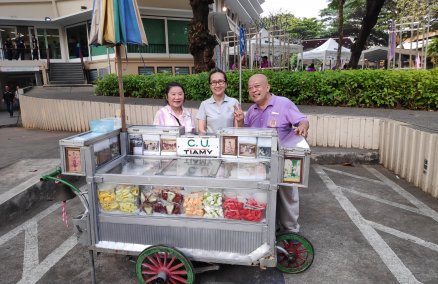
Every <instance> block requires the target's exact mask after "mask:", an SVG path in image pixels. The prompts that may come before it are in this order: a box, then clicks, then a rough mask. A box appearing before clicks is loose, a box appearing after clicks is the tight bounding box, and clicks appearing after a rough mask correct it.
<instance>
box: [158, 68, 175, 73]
mask: <svg viewBox="0 0 438 284" xmlns="http://www.w3.org/2000/svg"><path fill="white" fill-rule="evenodd" d="M157 73H169V74H172V67H157Z"/></svg>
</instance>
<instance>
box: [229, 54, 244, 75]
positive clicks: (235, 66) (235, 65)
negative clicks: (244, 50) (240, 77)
mask: <svg viewBox="0 0 438 284" xmlns="http://www.w3.org/2000/svg"><path fill="white" fill-rule="evenodd" d="M240 62H242V70H243V69H246V59H245V55H243V56H242V59H241V60H240ZM231 70H233V71H234V70H239V64H238V63H237V64H236V63H233V65H231Z"/></svg>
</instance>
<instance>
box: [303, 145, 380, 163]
mask: <svg viewBox="0 0 438 284" xmlns="http://www.w3.org/2000/svg"><path fill="white" fill-rule="evenodd" d="M333 149H336V148H333ZM379 159H380V155H379V151H378V150H357V149H355V151H354V150H353V151H346V152H339V151H336V150H332V151H331V150H325V151H324V152H319V151H312V154H311V156H310V160H311V163H312V164H319V165H339V164H378V163H379Z"/></svg>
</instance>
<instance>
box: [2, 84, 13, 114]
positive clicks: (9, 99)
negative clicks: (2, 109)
mask: <svg viewBox="0 0 438 284" xmlns="http://www.w3.org/2000/svg"><path fill="white" fill-rule="evenodd" d="M3 101H4V102H5V103H6V110H7V111H8V112H9V116H10V117H13V116H14V93H12V92H11V91H10V90H9V86H8V85H6V86H5V91H4V93H3Z"/></svg>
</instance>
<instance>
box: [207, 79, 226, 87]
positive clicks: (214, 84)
mask: <svg viewBox="0 0 438 284" xmlns="http://www.w3.org/2000/svg"><path fill="white" fill-rule="evenodd" d="M225 83H226V81H225V80H217V81H211V82H210V85H212V86H217V85H219V86H223V85H224V84H225Z"/></svg>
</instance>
